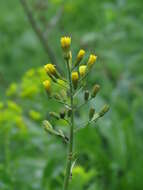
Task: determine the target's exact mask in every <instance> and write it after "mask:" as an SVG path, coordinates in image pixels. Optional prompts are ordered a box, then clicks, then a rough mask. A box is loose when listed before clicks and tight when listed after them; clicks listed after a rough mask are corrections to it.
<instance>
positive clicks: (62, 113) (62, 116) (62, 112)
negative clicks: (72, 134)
mask: <svg viewBox="0 0 143 190" xmlns="http://www.w3.org/2000/svg"><path fill="white" fill-rule="evenodd" d="M65 115H66V112H65V110H61V111H60V118H62V119H64V118H65Z"/></svg>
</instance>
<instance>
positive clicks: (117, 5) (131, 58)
mask: <svg viewBox="0 0 143 190" xmlns="http://www.w3.org/2000/svg"><path fill="white" fill-rule="evenodd" d="M27 2H28V6H29V7H30V10H32V11H33V15H34V19H35V20H36V23H38V27H40V29H41V30H42V32H43V33H44V36H45V42H46V43H48V45H49V46H50V48H51V49H52V51H53V53H54V55H55V57H56V60H57V63H58V66H60V67H61V68H62V69H61V70H62V72H63V73H64V72H65V70H66V68H65V65H64V61H63V57H62V51H61V48H60V37H61V36H62V35H70V36H71V37H72V50H73V58H75V56H76V54H77V52H78V50H79V48H84V49H86V51H87V52H88V53H90V52H94V53H96V54H97V55H98V57H99V58H98V61H97V62H96V64H95V67H94V70H93V71H92V72H91V74H90V76H89V77H88V84H89V88H92V86H93V84H94V83H95V82H96V83H99V84H100V85H101V91H100V93H99V95H98V96H97V98H96V99H95V101H92V102H91V105H95V108H96V109H97V110H99V108H100V106H102V105H103V104H104V103H109V104H110V107H111V109H110V112H109V113H108V114H106V116H105V117H104V118H103V119H101V120H100V121H99V122H98V123H97V124H96V125H92V126H90V127H88V128H85V129H83V130H81V131H80V132H78V133H77V135H76V137H75V147H76V148H75V153H76V154H77V155H78V160H77V163H76V165H75V167H74V169H73V179H72V181H71V183H70V189H71V190H105V189H106V190H121V189H122V190H142V189H143V180H142V178H143V154H142V153H143V146H142V144H143V65H142V63H143V1H142V0H136V1H134V0H102V1H101V0H100V1H99V0H88V1H84V0H75V1H74V0H66V1H63V0H27ZM49 61H51V60H50V59H49V56H48V54H47V52H46V51H45V50H44V48H43V45H42V44H41V42H40V40H39V39H38V37H37V35H36V34H35V32H34V30H33V28H32V26H31V24H30V23H29V20H28V18H27V16H26V13H25V11H24V9H23V7H22V4H21V3H20V0H7V1H5V0H1V1H0V190H53V189H54V190H60V189H62V184H63V176H64V168H65V159H66V145H65V144H64V143H63V142H61V141H60V140H58V139H56V138H54V137H51V136H49V135H47V134H46V133H45V131H44V130H43V128H42V121H43V120H44V119H46V118H48V117H49V116H48V111H50V110H60V109H61V107H60V106H59V105H57V104H55V103H54V102H53V101H48V100H47V96H46V94H45V92H44V89H43V87H42V81H43V80H44V79H45V78H46V75H45V73H44V71H43V65H44V64H46V63H48V62H49ZM54 88H55V90H57V91H59V89H58V88H57V87H54ZM78 101H79V102H80V97H79V99H78ZM89 107H90V104H89V105H88V106H86V107H84V108H83V109H82V110H81V113H80V115H77V116H76V123H77V125H79V123H81V122H82V121H83V119H86V118H87V115H88V114H87V112H88V109H89ZM53 123H55V124H56V122H55V121H53ZM58 125H59V126H58V127H59V128H63V129H64V130H67V129H66V128H67V127H66V126H65V124H64V123H58ZM95 126H96V127H95Z"/></svg>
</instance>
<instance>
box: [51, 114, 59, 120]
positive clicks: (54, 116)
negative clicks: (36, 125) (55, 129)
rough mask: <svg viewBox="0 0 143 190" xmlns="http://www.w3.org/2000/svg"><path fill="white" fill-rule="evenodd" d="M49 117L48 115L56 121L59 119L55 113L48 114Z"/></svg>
mask: <svg viewBox="0 0 143 190" xmlns="http://www.w3.org/2000/svg"><path fill="white" fill-rule="evenodd" d="M49 115H50V116H51V117H53V118H55V119H57V120H59V119H60V117H59V115H58V114H57V113H55V112H49Z"/></svg>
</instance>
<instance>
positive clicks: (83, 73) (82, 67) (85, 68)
mask: <svg viewBox="0 0 143 190" xmlns="http://www.w3.org/2000/svg"><path fill="white" fill-rule="evenodd" d="M86 70H87V66H86V65H81V66H80V67H79V73H80V76H81V77H83V76H84V75H85V73H86Z"/></svg>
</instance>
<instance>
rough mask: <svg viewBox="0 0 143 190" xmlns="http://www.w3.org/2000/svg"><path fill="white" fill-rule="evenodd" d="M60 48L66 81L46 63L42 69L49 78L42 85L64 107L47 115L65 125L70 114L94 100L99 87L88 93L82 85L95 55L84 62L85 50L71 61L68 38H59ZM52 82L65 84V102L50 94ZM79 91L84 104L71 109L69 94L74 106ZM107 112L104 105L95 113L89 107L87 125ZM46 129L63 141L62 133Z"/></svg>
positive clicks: (96, 85) (92, 64)
mask: <svg viewBox="0 0 143 190" xmlns="http://www.w3.org/2000/svg"><path fill="white" fill-rule="evenodd" d="M61 47H62V50H63V57H64V59H65V62H66V65H67V70H68V77H67V79H65V77H64V76H61V75H60V74H59V72H58V71H57V69H56V66H55V65H53V64H52V63H48V64H47V65H45V66H44V69H45V71H46V73H47V75H48V76H49V79H47V80H46V81H44V82H43V85H44V87H45V90H46V92H47V94H48V95H49V96H50V97H51V98H53V99H54V100H55V101H57V102H59V103H61V104H62V105H63V106H64V108H63V109H62V111H60V112H59V113H56V112H50V113H49V115H50V116H51V117H53V118H55V119H56V120H60V119H63V120H65V121H66V122H67V123H69V120H68V119H69V117H70V116H71V114H72V113H73V112H74V111H75V110H76V111H78V109H79V107H81V106H84V105H85V104H87V103H88V102H89V101H91V100H92V99H94V98H95V97H96V96H97V93H98V92H99V90H100V85H99V84H95V85H94V86H93V88H92V90H91V92H90V91H89V90H87V89H86V85H85V83H83V81H84V82H85V79H86V76H88V74H89V73H90V71H91V68H92V67H93V66H94V64H95V62H96V60H97V56H96V55H95V54H90V55H89V57H88V60H87V61H84V56H85V53H86V52H85V50H83V49H81V50H79V52H78V53H77V56H76V58H75V60H74V61H72V52H71V38H70V37H62V38H61ZM83 61H84V63H83ZM53 82H54V83H57V84H58V85H61V84H62V85H63V84H66V88H64V90H65V91H66V94H67V96H66V97H67V101H65V100H64V101H63V100H62V99H61V96H60V93H59V94H53V92H51V86H52V85H51V83H53ZM83 86H84V88H83ZM61 88H63V86H61ZM71 88H72V90H71ZM81 89H82V93H83V96H84V102H83V103H82V104H81V105H73V107H71V105H69V104H68V102H69V101H68V99H69V94H70V93H72V94H70V96H73V97H72V99H73V104H74V98H75V97H76V96H77V94H78V91H80V90H81ZM83 89H84V90H83ZM70 90H71V91H70ZM108 110H109V106H108V105H105V106H103V108H102V109H101V111H99V112H98V113H96V112H95V108H94V107H91V108H90V109H89V120H88V121H87V122H88V123H89V122H93V121H97V119H98V118H100V117H102V116H103V115H104V114H105V113H106V112H107V111H108ZM48 125H49V124H46V126H48ZM47 129H48V130H49V131H50V133H52V132H53V133H54V134H56V135H59V136H61V137H64V139H65V135H64V134H63V133H61V132H60V133H59V131H56V130H55V129H53V128H52V127H51V124H50V127H46V130H47Z"/></svg>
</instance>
